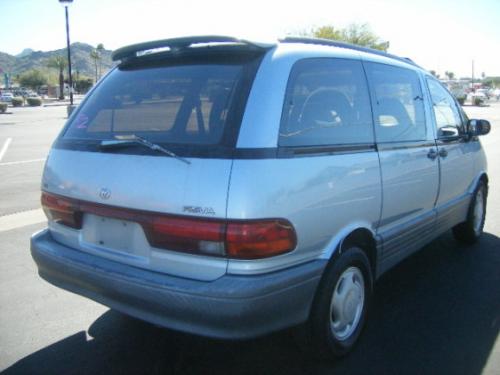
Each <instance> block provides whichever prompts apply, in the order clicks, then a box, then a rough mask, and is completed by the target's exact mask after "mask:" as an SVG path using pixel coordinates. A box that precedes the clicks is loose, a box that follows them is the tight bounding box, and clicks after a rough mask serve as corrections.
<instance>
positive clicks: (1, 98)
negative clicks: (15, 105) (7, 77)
mask: <svg viewBox="0 0 500 375" xmlns="http://www.w3.org/2000/svg"><path fill="white" fill-rule="evenodd" d="M13 97H14V95H12V93H10V92H4V93H2V95H0V102H7V103H10V102H11V101H12V98H13Z"/></svg>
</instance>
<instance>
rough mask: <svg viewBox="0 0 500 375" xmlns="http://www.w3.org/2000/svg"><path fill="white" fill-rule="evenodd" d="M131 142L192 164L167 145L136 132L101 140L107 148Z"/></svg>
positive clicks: (103, 147) (126, 144) (102, 144)
mask: <svg viewBox="0 0 500 375" xmlns="http://www.w3.org/2000/svg"><path fill="white" fill-rule="evenodd" d="M130 144H139V145H142V146H145V147H147V148H149V149H151V150H154V151H159V152H162V153H164V154H166V155H168V156H171V157H173V158H175V159H177V160H180V161H182V162H183V163H186V164H191V162H190V161H189V160H187V159H184V158H182V157H180V156H178V155H176V154H175V153H173V152H172V151H170V150H167V149H166V148H165V147H162V146H160V145H157V144H156V143H153V142H151V141H148V140H147V139H145V138H142V137H139V136H138V135H135V134H126V135H115V140H104V141H101V144H100V147H101V148H102V149H107V148H117V147H125V146H128V145H130Z"/></svg>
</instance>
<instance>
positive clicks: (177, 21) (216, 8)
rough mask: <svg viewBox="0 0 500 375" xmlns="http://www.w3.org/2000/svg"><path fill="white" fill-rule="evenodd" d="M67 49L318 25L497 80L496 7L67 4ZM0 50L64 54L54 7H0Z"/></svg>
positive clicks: (167, 1) (417, 0)
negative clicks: (361, 28) (365, 29)
mask: <svg viewBox="0 0 500 375" xmlns="http://www.w3.org/2000/svg"><path fill="white" fill-rule="evenodd" d="M69 14H70V36H71V41H72V42H76V41H78V42H84V43H88V44H91V45H94V46H95V45H97V44H98V43H103V44H104V47H105V48H106V49H116V48H118V47H121V46H124V45H127V44H132V43H137V42H143V41H148V40H155V39H164V38H171V37H178V36H188V35H201V34H210V35H214V34H219V35H231V36H237V37H244V38H247V39H252V40H262V41H269V40H275V39H276V38H278V37H283V36H286V35H293V34H297V33H298V32H301V31H304V30H306V31H307V30H310V29H312V28H314V27H319V26H322V25H332V26H334V27H345V26H347V25H349V24H351V23H368V24H369V25H370V27H371V29H372V31H373V32H374V33H375V34H377V35H378V36H379V37H380V38H381V39H383V40H388V41H389V42H390V48H389V52H391V53H393V54H397V55H400V56H404V57H410V58H411V59H412V60H414V61H415V62H416V63H418V64H419V65H421V66H422V67H424V68H425V69H428V70H436V71H437V72H438V73H440V74H441V75H443V74H444V72H445V71H452V72H454V73H455V75H456V76H469V77H470V75H471V69H472V68H471V66H472V60H474V66H475V76H476V77H478V76H480V75H481V73H482V72H484V73H485V74H486V75H487V76H500V25H499V23H500V0H412V1H407V0H342V1H340V0H328V1H325V0H301V1H295V0H287V1H281V0H274V1H272V0H267V1H262V0H245V1H242V0H198V1H194V0H74V2H73V5H71V7H70V8H69ZM0 20H1V21H0V23H1V24H2V28H1V29H2V32H1V36H0V51H2V52H7V53H10V54H18V53H20V52H21V51H22V50H23V49H25V48H32V49H34V50H42V51H48V50H54V49H59V48H63V47H65V43H66V39H65V38H66V36H65V21H64V10H63V7H62V6H61V5H60V4H59V3H58V0H0Z"/></svg>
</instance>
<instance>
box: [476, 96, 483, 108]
mask: <svg viewBox="0 0 500 375" xmlns="http://www.w3.org/2000/svg"><path fill="white" fill-rule="evenodd" d="M483 104H484V100H483V98H480V97H479V96H475V97H474V105H477V106H482V105H483Z"/></svg>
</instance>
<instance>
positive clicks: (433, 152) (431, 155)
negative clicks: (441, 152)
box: [427, 148, 438, 160]
mask: <svg viewBox="0 0 500 375" xmlns="http://www.w3.org/2000/svg"><path fill="white" fill-rule="evenodd" d="M437 156H438V153H437V151H436V149H435V148H431V149H430V150H429V152H428V153H427V157H428V158H429V159H431V160H434V159H436V158H437Z"/></svg>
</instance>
